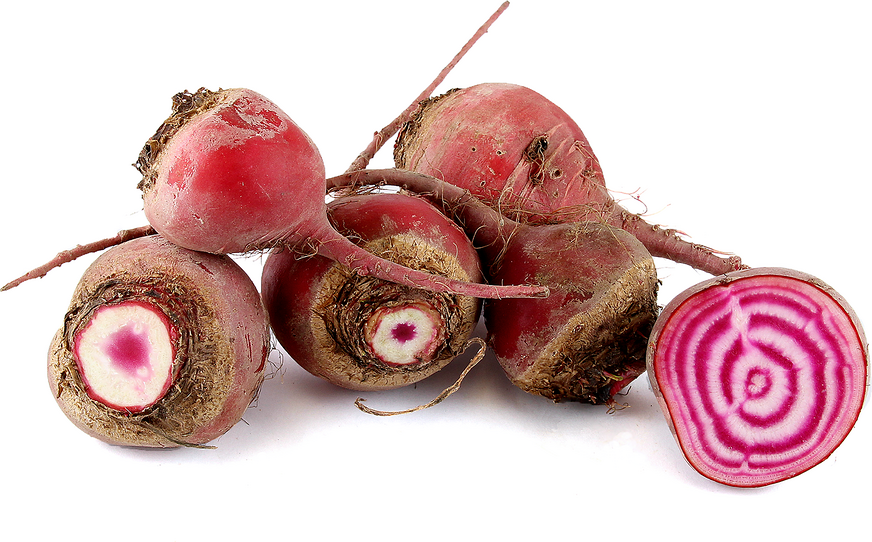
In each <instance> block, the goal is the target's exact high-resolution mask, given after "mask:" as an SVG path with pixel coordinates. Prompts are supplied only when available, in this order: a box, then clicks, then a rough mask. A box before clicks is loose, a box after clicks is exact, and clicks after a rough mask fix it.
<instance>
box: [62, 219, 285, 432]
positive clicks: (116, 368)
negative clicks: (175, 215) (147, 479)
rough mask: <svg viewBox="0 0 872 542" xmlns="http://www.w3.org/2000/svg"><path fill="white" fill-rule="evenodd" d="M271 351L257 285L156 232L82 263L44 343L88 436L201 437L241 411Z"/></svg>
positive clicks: (222, 260) (70, 413)
mask: <svg viewBox="0 0 872 542" xmlns="http://www.w3.org/2000/svg"><path fill="white" fill-rule="evenodd" d="M268 354H269V328H268V325H267V319H266V315H265V313H264V311H263V307H262V304H261V302H260V297H259V295H258V293H257V289H256V288H255V286H254V284H253V283H252V282H251V279H250V278H249V277H248V276H247V275H246V274H245V272H244V271H243V270H242V269H241V268H240V267H239V266H238V265H237V264H236V263H235V262H233V260H231V259H230V258H229V257H227V256H217V255H212V254H204V253H197V252H193V251H189V250H186V249H182V248H179V247H177V246H175V245H173V244H172V243H170V242H168V241H166V240H165V239H163V238H161V237H159V236H149V237H142V238H139V239H135V240H132V241H128V242H126V243H123V244H120V245H118V246H115V247H113V248H111V249H109V250H108V251H106V252H105V253H103V254H102V255H101V256H100V257H98V258H97V259H96V260H95V261H94V263H93V264H92V265H91V266H90V267H89V268H88V270H87V271H86V272H85V274H84V276H83V277H82V279H81V281H80V282H79V284H78V286H77V287H76V290H75V293H74V294H73V298H72V301H71V303H70V307H69V310H68V312H67V314H66V316H65V318H64V325H63V326H62V327H61V328H60V329H59V330H58V332H57V333H56V334H55V337H54V339H53V341H52V344H51V347H50V349H49V357H48V380H49V385H50V387H51V390H52V393H53V394H54V396H55V399H56V400H57V402H58V405H59V406H60V407H61V410H62V411H63V412H64V414H66V415H67V417H68V418H69V419H70V420H71V421H72V422H73V423H74V424H75V425H77V426H78V427H79V428H80V429H82V430H83V431H84V432H86V433H87V434H89V435H91V436H93V437H96V438H98V439H100V440H103V441H105V442H108V443H110V444H117V445H125V446H145V447H176V446H181V445H185V446H200V445H203V444H205V443H207V442H209V441H211V440H213V439H215V438H217V437H218V436H220V435H222V434H224V433H225V432H226V431H227V430H229V429H230V428H231V427H232V426H233V425H234V424H235V423H236V422H238V421H239V420H240V419H241V418H242V415H243V413H244V412H245V410H246V408H247V407H248V405H249V404H250V403H251V401H252V400H253V398H254V397H255V395H256V393H257V391H258V390H259V388H260V384H261V382H262V381H263V377H264V368H265V364H266V358H267V356H268Z"/></svg>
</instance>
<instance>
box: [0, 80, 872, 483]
mask: <svg viewBox="0 0 872 542" xmlns="http://www.w3.org/2000/svg"><path fill="white" fill-rule="evenodd" d="M394 126H395V127H396V128H397V130H398V132H399V133H398V134H397V138H396V143H395V146H394V158H395V164H396V167H395V168H394V169H382V170H370V169H366V163H367V161H368V159H367V157H366V156H364V155H362V158H361V159H359V160H358V161H356V162H355V164H354V165H353V166H352V167H351V168H349V170H348V171H347V172H346V173H344V174H343V175H340V176H338V177H335V178H331V179H327V178H325V177H326V176H325V168H324V164H323V162H322V159H321V155H320V153H319V151H318V148H317V147H316V146H315V144H314V143H313V142H312V140H311V139H310V138H309V137H308V136H307V135H306V133H305V132H304V131H303V130H302V129H300V127H298V126H297V125H296V124H295V123H294V121H292V120H291V118H290V117H289V116H288V115H287V114H286V113H285V112H284V111H282V110H281V109H280V108H279V107H278V106H277V105H275V104H274V103H272V102H271V101H270V100H268V99H267V98H265V97H264V96H262V95H260V94H258V93H256V92H253V91H251V90H247V89H228V90H218V91H215V92H213V91H209V90H205V89H200V90H198V91H196V92H187V91H186V92H182V93H179V94H177V95H176V96H175V97H174V98H173V110H172V114H171V116H170V117H169V118H168V119H166V121H164V122H163V124H161V126H160V127H159V129H158V130H157V131H156V133H155V134H154V135H153V136H152V137H151V138H149V139H148V141H147V142H146V144H145V146H144V148H143V149H142V152H141V153H140V155H139V159H138V160H137V162H136V164H135V166H136V167H137V169H138V170H139V171H140V173H141V174H142V181H141V182H140V184H139V188H140V189H141V190H142V195H143V203H144V210H145V215H146V217H147V219H148V222H149V225H148V226H146V227H143V228H141V229H138V230H131V231H126V232H122V233H121V234H119V236H117V237H114V238H112V239H108V240H105V241H101V242H98V243H95V244H92V245H86V246H85V247H80V248H79V249H78V250H77V251H74V252H72V253H62V255H59V259H58V260H55V261H53V262H50V263H49V264H48V265H47V266H46V267H45V268H41V269H39V270H35V271H34V272H32V273H30V274H28V275H26V276H25V277H23V278H22V279H20V280H23V279H27V278H33V277H35V276H41V275H42V274H44V273H45V272H46V271H47V270H48V269H49V268H51V267H54V266H57V265H59V264H60V263H63V261H68V260H69V259H71V258H74V257H78V256H80V255H82V254H85V253H87V252H92V251H96V250H103V249H107V250H105V252H103V253H102V254H101V255H100V256H99V257H98V258H97V259H96V261H95V262H94V263H93V264H92V265H91V266H90V268H89V269H88V270H87V271H86V273H85V275H84V276H83V277H82V279H81V281H80V283H79V285H78V286H77V288H76V291H75V292H74V294H73V298H72V301H71V304H70V307H69V310H68V312H67V313H66V315H65V316H64V318H63V325H62V326H61V328H60V329H59V330H58V332H57V334H56V335H55V337H54V340H53V342H52V345H51V348H50V353H49V360H48V365H49V382H50V385H51V388H52V391H53V393H54V395H55V397H56V399H57V402H58V404H59V405H60V407H61V408H62V410H63V411H64V413H65V414H66V415H67V416H68V417H69V418H70V419H71V420H72V421H73V422H74V423H75V424H76V425H77V426H79V427H80V428H81V429H82V430H83V431H85V432H86V433H88V434H90V435H92V436H94V437H96V438H99V439H102V440H104V441H106V442H109V443H113V444H118V445H127V446H147V447H169V446H197V447H200V446H206V445H207V443H208V442H209V441H211V440H213V439H215V438H216V437H218V436H220V435H222V434H223V433H224V432H226V431H227V430H228V429H229V428H230V427H232V426H233V425H234V424H235V423H236V422H238V421H239V420H240V419H241V418H242V415H243V413H244V411H245V409H246V408H247V407H248V405H249V404H250V402H251V401H252V400H253V398H254V397H255V395H256V394H257V393H258V391H259V388H260V385H261V383H262V381H263V378H264V373H265V368H266V366H267V358H268V356H269V353H270V349H271V347H270V339H271V337H270V332H272V333H273V334H274V336H275V337H276V339H277V340H278V342H279V343H280V344H281V345H282V347H283V348H284V349H285V350H286V351H287V352H288V353H289V354H290V355H291V356H292V357H293V359H294V360H295V361H296V362H297V363H299V364H300V365H301V366H302V367H304V368H305V369H306V370H307V371H309V372H311V373H313V374H315V375H317V376H319V377H321V378H324V379H326V380H328V381H329V382H331V383H333V384H336V385H338V386H342V387H345V388H350V389H356V390H387V389H393V388H397V387H401V386H406V385H409V384H413V383H415V382H418V381H420V380H422V379H424V378H427V377H428V376H430V375H432V374H434V373H435V372H437V371H439V370H440V369H442V368H443V367H445V366H446V365H447V364H448V363H449V362H450V361H451V360H452V359H454V358H455V357H456V356H458V355H459V354H460V353H462V352H463V351H464V350H465V349H467V348H468V347H469V346H470V345H474V344H478V345H479V348H480V349H481V351H482V352H480V354H481V353H483V351H484V348H490V349H491V350H492V351H493V353H494V354H495V356H496V358H497V359H498V360H499V362H500V364H501V365H502V367H503V369H504V370H505V373H506V375H507V376H508V377H509V378H510V379H511V381H512V382H513V383H514V384H515V385H516V386H518V387H519V388H521V389H523V390H525V391H527V392H529V393H532V394H537V395H541V396H543V397H545V398H548V399H551V400H553V401H577V402H583V403H590V404H594V405H603V408H605V409H609V408H614V407H615V406H616V404H617V403H616V399H615V396H616V394H618V393H619V392H620V391H621V390H623V389H625V388H626V387H627V385H628V384H630V383H631V382H632V381H633V380H634V379H635V378H637V377H638V376H640V375H642V374H643V373H645V372H646V371H647V372H648V375H649V378H650V381H651V384H652V386H653V388H654V392H655V394H656V396H657V398H658V400H659V401H660V404H661V406H662V408H663V411H664V413H665V415H666V418H667V420H668V422H669V424H670V427H671V429H672V431H673V433H674V434H675V436H676V439H677V441H678V443H679V445H680V447H681V449H682V451H683V453H684V454H685V456H686V458H687V459H688V461H689V463H690V464H691V465H692V466H693V467H694V468H695V469H696V470H698V471H699V472H700V473H701V474H702V475H704V476H706V477H708V478H710V479H712V480H715V481H717V482H720V483H724V484H728V485H733V486H742V487H756V486H762V485H767V484H771V483H775V482H779V481H781V480H784V479H787V478H790V477H792V476H795V475H797V474H799V473H802V472H804V471H805V470H808V469H809V468H811V467H813V466H815V465H816V464H818V463H820V462H821V461H823V460H824V459H825V458H826V457H827V456H829V455H830V454H831V453H832V452H833V450H835V448H836V447H837V446H839V444H840V443H841V442H842V441H843V440H844V439H845V437H846V436H847V434H848V432H849V431H850V430H851V428H852V427H853V425H854V422H855V421H856V419H857V416H858V415H859V412H860V409H861V407H862V404H863V400H864V395H865V390H866V384H867V366H868V345H867V343H866V338H865V336H864V333H863V330H862V328H861V326H860V322H859V320H858V318H857V316H856V315H855V314H854V312H853V311H852V309H851V308H850V307H849V306H848V304H847V303H846V302H845V300H844V299H843V298H842V297H841V296H840V295H839V294H838V293H836V292H835V291H834V290H833V289H832V288H830V287H829V286H827V285H826V284H825V283H823V282H822V281H820V280H819V279H817V278H815V277H812V276H809V275H807V274H804V273H802V272H799V271H794V270H789V269H783V268H749V267H747V266H745V265H743V264H742V262H741V260H740V259H739V258H737V257H724V255H723V254H721V253H719V252H716V251H713V250H711V249H709V248H706V247H704V246H701V245H696V244H691V243H689V242H687V241H686V240H684V239H683V238H682V237H680V236H679V235H677V234H676V232H675V231H674V230H669V229H664V228H660V227H658V226H656V225H652V224H649V223H647V222H646V221H645V220H644V219H642V218H641V217H640V216H638V215H635V214H633V213H630V212H628V211H627V210H625V209H623V208H622V207H621V206H620V205H618V204H617V203H616V202H615V201H614V200H613V199H612V197H611V196H610V195H609V192H608V190H607V188H606V186H605V183H604V179H603V174H602V170H601V168H600V164H599V161H598V160H597V158H596V156H595V154H594V152H593V150H592V148H591V146H590V144H589V143H588V141H587V139H586V138H585V136H584V134H583V133H582V131H581V130H580V129H579V127H578V126H577V125H576V123H575V122H573V120H572V119H571V118H569V116H568V115H567V114H566V113H565V112H564V111H563V110H562V109H560V108H559V107H558V106H557V105H555V104H553V103H551V102H550V101H548V100H547V99H546V98H545V97H543V96H541V95H540V94H538V93H536V92H534V91H533V90H530V89H528V88H525V87H522V86H517V85H511V84H479V85H475V86H472V87H469V88H464V89H455V90H452V91H449V92H447V93H445V94H443V95H441V96H436V97H429V98H427V99H425V100H422V101H419V102H416V103H415V104H414V107H411V108H409V110H407V111H406V112H405V113H404V114H403V116H402V117H400V118H399V119H398V121H397V122H396V123H395V124H394ZM382 135H383V136H384V134H382ZM390 135H393V134H390ZM381 139H382V140H384V139H385V138H384V137H382V138H381ZM376 150H377V149H376ZM385 187H393V188H392V189H389V188H385ZM258 251H260V252H266V253H268V257H267V258H266V260H265V264H264V268H263V274H262V283H261V285H260V289H259V290H258V288H257V287H256V286H255V285H254V284H253V283H252V281H251V279H250V278H249V277H248V276H247V274H246V273H245V272H244V271H242V269H241V268H240V267H239V266H238V265H237V264H236V263H235V262H234V261H233V260H232V259H231V258H230V256H228V255H229V254H240V253H251V252H258ZM64 254H65V256H63V255H64ZM61 256H63V257H61ZM654 256H656V257H662V258H668V259H671V260H673V261H675V262H679V263H683V264H687V265H690V266H692V267H694V268H696V269H699V270H702V271H705V272H707V273H709V274H711V275H713V278H711V279H710V280H707V281H705V282H703V283H701V284H698V285H697V286H695V287H693V288H691V289H690V290H688V291H686V292H684V293H682V294H681V295H679V296H678V297H677V298H675V299H673V300H671V301H670V302H669V303H668V304H667V305H666V306H665V307H662V308H661V306H660V305H658V298H657V290H658V285H659V280H658V278H657V272H656V269H655V265H654V260H653V257H654ZM20 280H19V281H16V282H13V283H10V285H7V288H8V287H12V286H14V285H16V284H18V283H19V282H20ZM482 316H483V318H484V323H485V326H486V329H487V340H486V346H485V345H484V343H483V342H482V340H481V339H477V338H476V337H474V336H473V332H474V329H475V327H476V325H477V324H478V322H479V319H480V317H482ZM477 359H480V356H479V357H478V358H477ZM458 384H459V382H458ZM455 389H456V387H455V388H453V389H449V390H446V392H445V394H443V395H442V396H440V398H438V399H437V401H434V403H435V402H438V400H441V399H444V397H445V396H446V395H447V394H449V393H451V392H453V391H454V390H455ZM431 404H433V403H431ZM358 406H359V407H360V408H361V409H363V410H367V409H366V407H363V406H362V405H360V404H358ZM423 406H430V405H423ZM369 411H370V412H372V413H376V414H392V413H385V412H380V411H372V410H369Z"/></svg>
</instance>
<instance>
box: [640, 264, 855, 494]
mask: <svg viewBox="0 0 872 542" xmlns="http://www.w3.org/2000/svg"><path fill="white" fill-rule="evenodd" d="M647 363H648V372H649V376H650V378H651V384H652V387H653V389H654V392H655V394H656V395H657V398H658V400H659V401H660V406H661V407H662V408H663V412H664V414H665V415H666V417H667V419H668V420H669V422H670V426H671V429H672V431H673V433H674V434H675V437H676V439H677V440H678V443H679V445H680V446H681V449H682V451H683V452H684V455H685V457H686V458H687V460H688V462H689V463H690V464H691V466H693V468H695V469H696V470H697V471H699V472H700V474H702V475H703V476H706V477H708V478H710V479H712V480H715V481H717V482H720V483H723V484H727V485H731V486H739V487H758V486H764V485H768V484H773V483H776V482H780V481H782V480H785V479H787V478H791V477H793V476H796V475H797V474H800V473H802V472H805V471H806V470H808V469H810V468H812V467H814V466H815V465H817V464H819V463H820V462H821V461H823V460H824V459H826V458H827V457H828V456H829V455H830V454H831V453H832V452H833V451H834V450H835V449H836V448H837V447H838V446H839V445H840V444H841V443H842V441H843V440H844V439H845V437H846V436H847V435H848V433H849V432H850V431H851V429H852V427H853V426H854V422H855V421H856V420H857V416H858V415H859V413H860V409H861V407H862V406H863V400H864V395H865V392H866V384H867V371H868V344H867V343H866V338H865V335H864V333H863V329H862V327H861V326H860V321H859V319H858V318H857V316H856V314H855V313H854V311H853V310H852V309H851V307H850V306H849V305H848V304H847V302H846V301H845V300H844V299H843V298H842V296H840V295H839V294H838V293H837V292H836V291H835V290H833V289H832V288H831V287H830V286H828V285H827V284H824V283H823V282H822V281H820V280H819V279H817V278H815V277H812V276H810V275H807V274H805V273H801V272H798V271H794V270H790V269H783V268H758V269H749V270H743V271H737V272H734V273H729V274H727V275H725V276H721V277H717V278H714V279H710V280H707V281H705V282H702V283H700V284H698V285H697V286H695V287H692V288H690V289H688V290H687V291H685V292H684V293H682V294H680V295H679V296H677V297H676V298H675V299H673V300H672V301H671V302H670V303H669V304H668V305H667V306H666V307H665V308H664V310H663V312H662V313H661V315H660V317H659V318H658V320H657V323H656V324H655V326H654V329H653V331H652V334H651V339H650V341H649V345H648V355H647Z"/></svg>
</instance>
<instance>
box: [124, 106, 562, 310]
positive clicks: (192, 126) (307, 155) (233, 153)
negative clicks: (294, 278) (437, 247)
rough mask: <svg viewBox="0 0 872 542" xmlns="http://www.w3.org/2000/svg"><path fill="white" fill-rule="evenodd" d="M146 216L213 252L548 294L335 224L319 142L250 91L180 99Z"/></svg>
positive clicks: (160, 133) (144, 160)
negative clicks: (383, 246)
mask: <svg viewBox="0 0 872 542" xmlns="http://www.w3.org/2000/svg"><path fill="white" fill-rule="evenodd" d="M135 165H136V167H137V169H138V170H139V171H140V172H141V173H142V176H143V177H142V181H141V182H140V184H139V187H140V188H141V189H142V192H143V204H144V210H145V215H146V217H147V218H148V221H149V223H150V224H151V226H153V227H154V229H155V230H156V231H157V232H158V233H159V234H161V235H162V236H164V237H165V238H166V239H168V240H170V241H172V242H173V243H176V244H177V245H179V246H181V247H184V248H188V249H190V250H197V251H203V252H210V253H215V254H225V253H239V252H247V251H256V250H264V249H269V248H273V247H285V248H288V249H289V250H293V251H296V252H300V253H302V254H320V255H322V256H325V257H328V258H331V259H334V260H336V261H339V262H342V263H343V264H345V265H347V266H348V267H350V268H351V269H352V270H353V271H354V272H356V273H357V274H360V275H371V276H375V277H378V278H381V279H384V280H389V281H393V282H399V283H402V284H405V285H407V286H413V287H418V288H424V289H429V290H434V291H442V292H451V293H459V294H463V295H473V296H479V297H513V296H543V295H547V290H546V289H544V288H542V287H537V286H528V285H518V286H492V285H486V284H473V283H465V282H461V281H454V280H451V279H446V278H444V277H440V278H438V279H437V278H436V277H434V276H433V275H431V274H428V273H424V272H421V271H418V270H413V269H409V268H406V267H403V266H400V265H397V264H395V263H392V262H390V261H387V260H384V259H383V258H378V257H376V256H374V255H372V254H370V253H368V252H366V251H365V250H363V249H361V248H360V247H358V246H357V245H355V244H354V243H352V242H350V241H349V240H348V239H346V238H345V237H344V236H342V235H341V234H340V233H339V232H337V231H336V230H335V229H334V228H332V227H331V225H330V223H329V221H328V219H327V214H326V207H325V201H324V183H325V174H324V163H323V161H322V159H321V155H320V152H319V151H318V149H317V147H316V146H315V144H314V143H313V142H312V140H311V139H310V138H309V136H308V135H306V133H305V132H303V130H302V129H300V127H299V126H297V125H296V124H295V123H294V121H293V120H291V118H290V117H289V116H288V115H287V114H286V113H285V112H284V111H282V110H281V109H280V108H279V107H278V106H277V105H276V104H274V103H273V102H271V101H269V100H268V99H266V98H265V97H264V96H262V95H260V94H258V93H256V92H253V91H251V90H248V89H229V90H221V91H218V92H211V91H208V90H205V89H200V90H199V91H197V92H196V93H189V92H183V93H179V94H177V95H176V96H175V97H174V99H173V114H172V115H171V116H170V117H169V118H168V119H167V120H166V121H164V123H163V124H162V125H161V126H160V127H159V128H158V130H157V132H156V133H155V134H154V136H153V137H152V138H151V139H149V140H148V142H147V143H146V145H145V147H144V148H143V150H142V152H141V153H140V157H139V160H138V161H137V162H136V164H135Z"/></svg>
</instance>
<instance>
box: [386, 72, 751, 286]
mask: <svg viewBox="0 0 872 542" xmlns="http://www.w3.org/2000/svg"><path fill="white" fill-rule="evenodd" d="M394 161H395V164H396V167H397V168H400V169H408V170H412V171H417V172H420V173H425V174H427V175H432V176H434V177H436V178H438V179H441V180H443V181H445V182H448V183H451V184H454V185H457V186H459V187H461V188H464V189H467V190H469V191H470V192H471V193H472V194H473V195H475V196H476V197H478V198H479V199H481V200H482V201H484V202H485V203H487V204H488V205H489V206H491V207H492V208H494V209H496V210H498V211H499V212H500V213H501V214H503V215H505V216H507V217H509V218H511V219H513V220H515V221H517V222H522V223H530V224H548V223H561V222H584V221H594V222H607V223H609V224H611V225H612V226H615V227H619V228H622V229H625V230H627V231H629V232H630V233H632V234H633V235H635V236H636V237H637V238H638V239H639V240H640V241H642V243H643V244H644V245H645V247H646V248H647V249H648V251H649V252H650V253H651V254H652V255H654V256H658V257H663V258H668V259H671V260H673V261H676V262H679V263H684V264H688V265H691V266H693V267H694V268H697V269H700V270H702V271H705V272H708V273H711V274H714V275H718V274H722V273H726V272H729V271H735V270H737V269H741V268H742V267H743V265H742V262H741V260H740V259H739V258H738V257H726V258H724V257H721V253H718V252H716V251H714V250H712V249H710V248H707V247H704V246H702V245H697V244H693V243H689V242H687V241H686V240H684V239H683V238H681V237H679V236H678V234H677V232H676V231H675V230H670V229H666V228H661V227H659V226H655V225H651V224H648V223H647V222H646V221H645V220H644V219H642V217H640V216H638V215H636V214H633V213H630V212H629V211H627V210H626V209H624V208H622V207H621V206H620V205H618V204H617V202H615V201H614V199H613V198H612V197H611V195H610V194H609V192H608V189H607V188H606V185H605V180H604V177H603V172H602V168H601V167H600V163H599V160H598V159H597V157H596V156H595V155H594V153H593V150H592V149H591V146H590V143H589V142H588V140H587V138H586V137H585V136H584V134H583V133H582V131H581V129H580V128H579V127H578V125H577V124H576V123H575V121H573V120H572V118H570V117H569V115H568V114H566V112H565V111H563V110H562V109H560V108H559V107H558V106H557V105H556V104H554V103H552V102H551V101H549V100H548V99H546V98H545V97H544V96H542V95H540V94H538V93H536V92H534V91H533V90H531V89H528V88H526V87H522V86H519V85H511V84H504V83H484V84H480V85H474V86H471V87H468V88H465V89H455V90H452V91H449V92H447V93H445V94H443V95H441V96H436V97H434V98H431V99H430V100H427V101H425V102H424V103H423V104H422V106H421V108H420V110H419V111H418V112H417V113H416V115H415V116H414V117H413V118H412V119H411V120H409V121H408V122H407V123H406V124H405V125H404V126H403V129H402V130H401V131H400V133H399V134H398V136H397V143H396V146H395V148H394Z"/></svg>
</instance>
